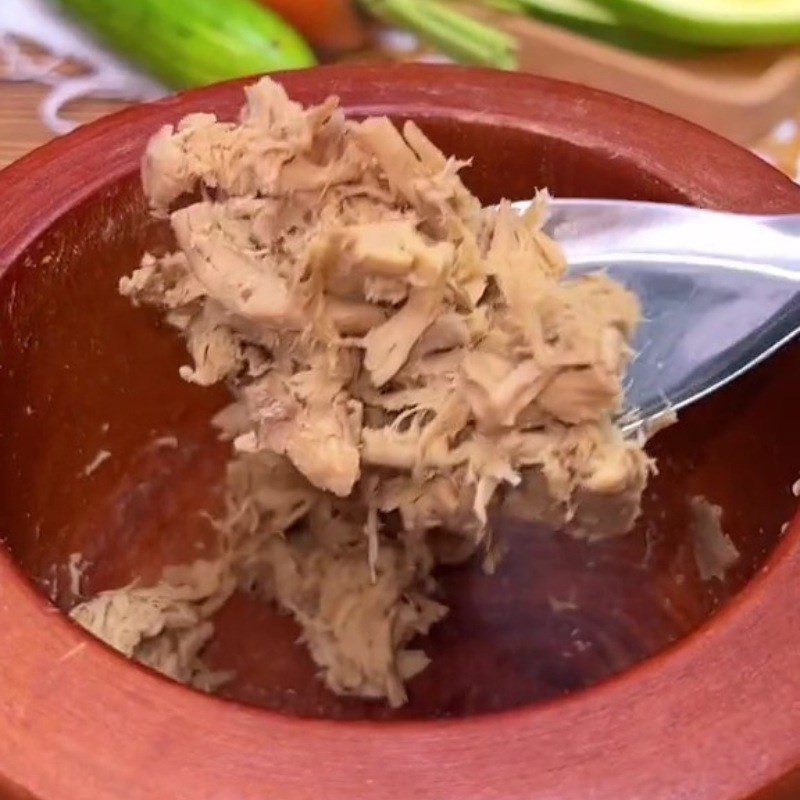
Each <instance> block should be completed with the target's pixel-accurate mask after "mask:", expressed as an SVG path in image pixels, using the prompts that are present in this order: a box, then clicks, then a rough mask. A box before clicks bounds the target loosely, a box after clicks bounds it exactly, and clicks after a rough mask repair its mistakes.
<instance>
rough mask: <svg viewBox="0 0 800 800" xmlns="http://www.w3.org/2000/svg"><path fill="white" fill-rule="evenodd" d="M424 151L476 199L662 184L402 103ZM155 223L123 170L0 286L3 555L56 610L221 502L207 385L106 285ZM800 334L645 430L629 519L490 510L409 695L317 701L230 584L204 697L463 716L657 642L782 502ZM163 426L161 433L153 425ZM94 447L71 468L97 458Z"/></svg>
mask: <svg viewBox="0 0 800 800" xmlns="http://www.w3.org/2000/svg"><path fill="white" fill-rule="evenodd" d="M421 122H422V124H423V127H424V128H426V129H427V131H428V133H429V134H430V135H431V136H432V138H433V139H434V140H435V141H436V142H437V143H438V144H439V145H440V146H442V147H443V149H444V150H445V151H446V152H450V153H453V154H455V155H458V156H461V157H472V158H473V159H474V166H473V167H471V168H470V169H469V170H468V171H467V172H466V179H467V182H468V183H469V185H470V187H471V188H472V189H473V190H474V191H476V192H477V193H478V194H479V196H480V197H481V199H482V200H484V201H486V202H493V201H496V200H497V199H499V198H500V197H501V196H509V197H511V198H513V199H517V198H524V197H529V196H531V195H532V193H533V192H534V190H535V189H536V188H537V187H542V186H548V187H549V188H550V189H551V190H552V191H553V192H554V193H555V194H557V195H562V196H615V197H630V198H643V199H651V200H663V201H674V202H681V201H684V200H686V199H687V198H686V196H685V195H684V194H683V193H682V192H681V191H680V190H679V189H678V188H676V187H671V186H669V185H668V184H665V183H664V182H661V181H655V180H653V178H652V176H649V175H648V174H647V173H646V172H642V171H637V170H636V169H633V168H632V167H630V165H626V164H625V163H620V162H619V161H618V160H617V159H615V158H614V157H613V155H611V154H608V153H602V152H597V151H594V150H591V149H587V148H584V147H581V146H580V144H575V143H571V142H569V141H567V140H562V139H559V138H558V137H553V138H542V137H537V136H533V135H532V134H526V133H524V132H521V131H519V130H511V129H505V128H503V127H502V126H500V125H498V124H497V123H488V122H486V121H481V120H479V119H475V120H472V121H469V120H464V119H461V120H446V119H439V120H434V121H432V120H430V119H427V120H425V119H423V120H421ZM168 237H169V233H168V231H167V230H165V226H164V224H163V223H161V222H156V221H153V220H151V219H150V218H149V217H148V214H147V213H146V210H145V208H144V204H143V200H142V196H141V192H140V189H139V182H138V175H135V174H133V173H131V174H129V175H128V176H127V177H125V178H123V179H121V180H118V181H115V182H112V183H110V184H109V185H107V186H106V187H105V188H104V189H103V190H102V191H101V192H98V193H96V194H95V195H94V196H92V197H91V198H90V199H89V200H88V201H85V202H82V203H80V204H79V205H77V206H75V207H74V208H72V209H71V210H70V211H68V212H67V213H65V214H64V215H62V216H61V217H60V218H59V219H58V220H57V222H56V223H55V224H53V225H52V226H51V227H50V228H49V229H48V230H47V231H46V232H45V233H44V234H43V235H42V236H41V237H39V238H38V239H37V240H36V241H35V242H34V243H33V244H32V245H31V246H30V247H28V248H27V250H26V251H25V252H24V253H23V255H22V256H21V257H20V258H19V259H18V260H17V261H16V262H15V263H14V264H13V265H12V268H11V269H10V270H9V271H8V273H7V274H6V275H5V276H3V278H2V282H0V532H2V533H3V535H4V538H5V541H6V544H7V546H8V548H9V549H10V551H11V553H12V554H13V557H14V558H15V559H16V561H17V562H18V563H19V565H20V567H21V569H22V570H23V571H24V572H25V573H26V574H27V575H28V576H30V578H31V579H32V580H33V581H35V582H36V584H38V585H39V586H40V587H41V589H42V591H44V592H46V593H47V594H48V595H49V596H50V597H51V598H52V599H53V601H54V602H55V603H56V604H57V605H58V606H60V607H61V608H68V607H69V606H71V605H72V604H73V603H74V602H75V601H76V597H75V596H74V595H73V592H72V587H70V582H69V579H68V568H67V562H68V558H69V556H70V554H71V553H74V552H80V553H82V554H83V556H84V558H85V559H86V561H87V562H88V568H87V570H86V573H85V583H84V587H83V590H84V592H85V593H87V594H93V593H95V592H97V591H99V590H102V589H106V588H112V587H118V586H121V585H123V584H125V583H127V582H129V581H131V580H133V579H135V578H140V579H142V580H143V581H149V580H153V579H154V578H155V577H157V575H158V574H159V573H160V570H161V568H162V567H163V565H165V564H168V563H176V562H182V561H186V560H188V559H191V558H195V557H197V556H198V555H199V554H202V550H203V547H204V544H205V542H207V541H208V537H209V535H210V529H209V523H208V521H207V518H206V516H205V512H211V513H212V514H213V513H214V512H215V510H218V509H219V504H220V499H221V478H222V470H223V467H224V463H225V460H226V457H227V454H228V446H227V445H225V444H221V443H219V442H218V441H217V440H216V439H215V437H214V435H213V432H212V430H211V428H210V426H209V424H208V421H209V418H210V416H211V415H212V414H213V413H214V412H215V411H216V410H217V409H218V408H220V407H221V406H222V405H224V404H225V402H226V392H225V390H224V388H221V387H216V388H213V389H201V388H198V387H195V386H191V385H188V384H186V383H184V382H183V381H181V380H180V378H179V377H178V366H179V365H180V364H182V363H184V362H185V361H186V355H185V351H184V347H183V344H182V342H181V341H180V340H179V338H178V336H177V335H176V334H175V333H174V332H173V331H172V330H170V329H168V328H167V327H166V326H165V325H163V324H162V323H161V322H160V320H159V318H158V315H157V314H155V313H154V312H152V311H150V310H146V309H135V308H132V307H131V305H130V304H129V302H128V301H127V300H125V299H123V298H121V297H120V296H119V295H118V293H117V289H116V287H117V282H118V279H119V277H120V276H122V275H123V274H126V273H129V272H130V271H131V270H132V269H133V268H134V267H135V266H136V264H137V262H138V260H139V258H140V256H141V254H142V253H143V251H144V250H145V249H148V248H152V247H156V246H163V245H164V244H165V243H166V242H167V241H168ZM798 407H800V348H798V347H797V346H793V347H789V348H787V349H785V350H784V351H783V352H781V353H780V354H778V355H777V356H776V357H774V358H773V359H772V360H770V361H769V362H768V363H767V364H766V365H764V366H762V367H761V368H759V369H758V370H757V371H755V372H753V373H751V374H749V375H748V376H746V377H745V378H743V379H741V380H739V381H737V382H736V384H735V385H733V386H731V387H730V388H728V389H726V390H724V391H722V392H720V393H718V394H717V395H716V396H714V397H713V398H711V399H709V400H707V401H705V402H703V403H702V404H700V405H698V406H697V407H695V408H693V409H691V410H689V411H687V412H686V413H685V414H683V415H682V418H681V421H680V424H679V425H677V426H675V427H673V428H671V429H669V430H667V431H664V432H662V433H660V434H659V435H658V436H657V438H656V439H655V440H654V441H653V442H652V444H651V452H652V454H653V455H654V456H655V457H656V458H657V460H658V466H659V474H658V475H657V476H656V477H655V478H654V479H653V480H652V482H651V484H650V486H649V488H648V490H647V494H646V497H645V502H644V513H643V515H642V517H641V519H640V521H639V523H638V524H637V527H636V529H635V531H634V532H633V533H632V534H630V535H629V536H627V537H623V538H620V539H615V540H611V541H606V542H601V543H594V544H586V543H582V542H577V541H574V540H572V539H570V538H568V537H566V536H565V535H562V534H560V533H558V532H554V531H550V530H545V529H542V528H536V527H533V526H530V525H528V524H525V523H521V522H519V521H515V520H513V519H510V518H500V519H497V520H496V528H497V529H498V531H499V532H500V533H501V535H502V536H504V537H505V539H506V541H507V545H508V550H509V555H508V557H506V558H505V560H504V561H503V562H502V564H501V565H500V567H499V569H498V570H497V573H496V574H495V575H494V576H486V575H484V574H483V573H482V572H481V570H480V569H479V567H478V566H477V565H475V566H472V567H469V568H458V569H451V570H442V571H441V572H440V579H441V587H442V594H443V596H444V598H446V602H447V603H448V604H449V605H450V606H451V614H450V616H449V617H448V619H447V620H446V621H445V622H444V623H443V624H442V625H440V626H439V627H438V628H436V629H435V631H434V632H433V634H432V635H431V636H430V637H428V639H427V640H426V641H425V642H424V647H425V649H426V651H427V652H428V653H429V654H430V655H431V656H432V657H433V663H432V665H431V666H430V667H429V668H428V669H427V670H426V671H425V672H424V673H423V674H422V675H421V676H419V677H418V678H417V679H416V680H415V681H413V682H412V684H411V686H410V697H411V699H410V703H409V704H408V705H407V706H406V707H404V708H402V709H400V710H397V711H392V710H389V709H387V708H386V707H385V706H384V705H383V704H376V703H372V702H363V701H360V700H356V699H352V698H347V699H346V698H339V697H335V696H333V695H331V694H330V693H329V692H327V691H326V690H325V689H324V688H323V687H322V686H321V684H320V683H319V681H318V679H317V677H316V676H315V671H314V668H313V664H312V663H311V661H310V659H309V657H308V655H307V654H306V652H305V650H304V649H303V648H302V647H300V646H297V645H295V644H294V642H295V639H296V638H297V635H298V629H297V628H296V627H295V625H294V624H293V623H292V622H291V620H290V619H288V618H287V617H284V616H281V615H279V614H278V613H276V612H274V611H271V610H269V609H267V608H264V607H262V606H260V605H257V604H255V603H254V602H252V601H251V600H250V599H248V598H247V597H245V596H236V597H235V598H234V599H233V600H232V601H231V602H230V603H229V604H228V605H227V606H226V607H225V608H224V609H223V610H222V611H221V612H220V613H219V616H218V619H217V635H216V637H215V639H214V640H213V642H212V643H211V645H210V648H209V651H208V658H209V661H210V662H211V663H212V664H214V665H216V666H220V667H225V668H230V669H233V670H235V671H236V674H237V678H236V679H235V681H233V682H232V683H231V684H229V685H228V686H226V687H225V688H224V690H223V693H224V694H225V695H227V696H229V697H232V698H236V699H239V700H242V701H244V702H248V703H253V704H257V705H263V706H268V707H271V708H275V709H279V710H281V711H284V712H287V713H294V714H300V715H311V716H326V717H337V718H342V717H346V718H363V717H370V718H385V717H440V716H462V715H467V714H477V713H482V712H487V711H493V710H499V709H506V708H510V707H513V706H518V705H522V704H531V703H537V702H542V701H546V700H549V699H552V698H554V697H557V696H561V695H564V694H566V693H569V692H574V691H577V690H580V689H582V688H584V687H587V686H590V685H592V684H594V683H596V682H598V681H600V680H602V679H604V678H606V677H608V676H610V675H613V674H615V673H617V672H619V671H621V670H624V669H626V668H628V667H630V666H632V665H633V664H635V663H637V662H639V661H641V660H642V659H645V658H647V657H648V656H650V655H652V654H654V653H657V652H659V651H661V650H663V649H664V648H666V647H668V646H669V645H670V644H671V643H673V642H675V641H676V640H678V639H680V638H681V637H683V636H685V635H686V634H688V633H689V632H691V631H692V630H694V629H695V628H697V627H698V626H700V625H701V624H702V623H703V622H704V621H706V620H707V619H708V618H709V617H710V616H711V615H713V614H714V613H715V611H716V610H717V609H718V608H719V606H720V605H721V604H723V603H724V602H726V600H728V599H729V598H730V597H731V596H732V595H733V594H734V593H735V592H737V591H738V590H739V589H740V588H741V587H742V586H743V585H744V584H745V583H746V582H747V581H748V579H750V578H751V576H753V575H754V573H755V572H757V571H758V570H759V568H760V567H761V565H762V564H763V563H764V561H765V559H766V558H767V557H768V555H769V553H770V551H771V550H772V548H773V547H774V546H775V544H776V542H777V541H778V539H779V537H780V530H781V526H782V524H783V523H784V522H785V521H787V520H788V519H789V517H790V516H791V514H792V512H793V510H794V507H795V504H796V501H795V499H794V498H793V497H792V494H791V492H790V491H789V487H790V485H791V483H792V481H793V480H795V479H796V478H797V474H796V472H797V466H796V464H797V461H796V458H797V453H798V451H800V426H798V425H797V424H796V409H797V408H798ZM165 436H175V437H176V438H177V440H178V443H179V446H178V447H177V448H170V447H162V446H159V444H158V440H159V439H160V438H161V437H165ZM103 451H107V452H108V453H109V454H110V455H109V457H108V458H107V459H106V460H105V461H104V462H103V463H102V464H101V465H100V466H98V467H97V469H95V470H92V469H89V466H90V465H91V464H92V462H93V461H94V460H95V459H96V457H97V456H98V454H100V453H101V452H103ZM693 496H702V497H705V498H706V499H708V500H709V501H710V502H712V503H715V504H718V505H720V506H721V507H722V508H723V513H724V515H723V528H724V530H725V532H726V533H727V534H728V535H729V536H730V537H731V538H732V539H733V541H734V543H735V544H736V546H737V548H738V549H739V551H740V553H741V557H740V559H739V560H738V562H737V563H736V564H735V565H734V566H733V567H732V568H731V569H730V570H729V571H728V573H727V574H726V577H725V579H724V580H716V579H712V580H710V581H705V582H704V581H702V580H700V577H699V575H698V571H697V566H696V563H695V557H694V550H693V545H692V539H691V536H690V532H689V527H690V526H689V505H688V503H689V499H690V498H691V497H693Z"/></svg>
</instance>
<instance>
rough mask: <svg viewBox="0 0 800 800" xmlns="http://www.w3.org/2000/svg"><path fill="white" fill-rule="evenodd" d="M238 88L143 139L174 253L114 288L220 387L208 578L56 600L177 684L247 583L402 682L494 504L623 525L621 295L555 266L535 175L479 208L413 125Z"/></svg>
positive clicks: (632, 316)
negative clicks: (220, 491) (162, 318)
mask: <svg viewBox="0 0 800 800" xmlns="http://www.w3.org/2000/svg"><path fill="white" fill-rule="evenodd" d="M246 93H247V104H246V106H245V108H244V110H243V112H242V116H241V119H240V121H239V122H238V123H229V122H220V121H218V120H217V119H216V118H215V117H214V116H213V115H209V114H192V115H190V116H188V117H186V118H185V119H183V120H182V121H181V122H180V123H179V124H178V125H177V127H174V128H173V127H172V126H165V127H164V128H163V129H162V130H160V131H159V132H158V133H157V134H156V135H155V136H154V137H153V138H152V140H151V141H150V144H149V146H148V148H147V152H146V154H145V157H144V160H143V165H142V175H143V184H144V189H145V193H146V196H147V198H148V200H149V202H150V205H151V207H152V209H153V212H154V213H155V214H157V215H162V216H168V217H169V220H170V223H171V226H172V229H173V231H174V234H175V239H176V242H177V245H178V249H177V251H176V252H174V253H170V254H167V255H162V256H155V255H151V254H148V255H146V256H145V257H144V258H143V260H142V263H141V266H140V268H139V269H138V270H136V271H135V272H134V273H133V274H132V275H131V276H130V277H128V278H125V279H123V281H122V282H121V284H120V290H121V292H122V293H123V294H124V295H126V296H128V297H130V298H131V300H132V301H134V302H135V303H144V304H148V305H154V306H157V307H159V308H161V309H162V310H163V311H164V313H165V314H166V317H167V319H168V320H169V321H170V322H171V323H172V324H173V325H174V326H175V327H176V328H177V329H178V330H179V331H180V332H181V334H182V335H183V337H184V338H185V340H186V343H187V349H188V352H189V354H190V357H191V363H189V364H187V365H186V366H184V367H183V368H182V369H181V375H182V376H183V377H184V378H185V379H186V380H188V381H193V382H195V383H198V384H201V385H209V384H213V383H216V382H219V381H225V382H227V385H228V386H229V387H230V391H231V394H232V398H233V403H232V405H231V407H230V408H228V409H227V410H226V411H225V412H224V413H223V414H221V415H219V417H218V418H217V420H216V422H217V424H218V425H219V427H220V429H221V431H222V434H223V435H224V436H226V437H228V438H229V439H230V440H231V441H232V446H233V450H234V456H233V461H232V463H231V466H230V470H229V506H230V513H229V515H228V518H227V519H226V520H224V521H223V524H221V528H222V529H223V530H224V531H225V546H224V548H223V551H224V553H225V556H224V559H223V561H224V563H222V562H221V564H222V566H220V567H219V569H220V570H221V572H220V577H219V579H218V584H217V585H215V586H209V585H208V582H205V583H202V585H198V586H196V587H194V588H193V589H191V590H189V589H187V588H186V586H183V588H181V589H180V591H178V590H177V589H176V586H175V583H174V580H172V579H167V578H166V577H165V580H164V582H162V584H160V585H159V586H156V587H150V588H147V589H143V588H139V587H133V588H127V589H124V590H120V592H118V593H110V594H109V593H106V594H104V595H101V596H100V597H99V598H95V599H93V600H90V601H87V603H86V604H84V605H82V606H79V607H78V608H77V609H76V610H75V612H74V616H75V618H76V619H78V620H79V621H81V622H82V623H84V624H86V625H87V626H88V627H90V628H91V629H92V630H95V631H96V632H98V633H99V635H101V636H102V637H103V638H104V639H105V640H106V641H108V642H109V643H110V644H112V645H113V646H115V647H117V648H118V649H121V650H122V651H123V652H124V653H126V654H127V655H129V656H133V657H137V658H140V659H144V660H146V661H148V663H151V664H153V663H156V665H158V663H161V664H162V666H161V668H162V669H164V670H165V671H167V672H168V673H169V674H171V675H173V676H174V677H177V678H179V679H182V680H192V681H195V682H197V675H198V674H200V675H202V674H203V672H202V669H200V667H198V665H197V658H198V653H199V651H200V646H201V645H202V642H204V641H205V639H206V638H207V635H210V634H209V633H208V627H207V626H208V625H209V622H208V617H209V614H208V611H209V608H210V607H212V608H213V607H216V606H217V605H218V604H219V603H221V602H224V600H225V599H226V598H227V596H228V595H229V594H230V592H231V591H233V587H234V586H235V587H238V588H239V589H241V590H246V591H254V592H257V593H258V594H259V595H260V596H262V597H263V598H265V599H266V600H268V601H270V602H275V603H277V604H278V605H279V606H280V607H282V608H283V609H285V610H287V611H289V612H291V613H292V614H293V615H294V617H295V618H296V619H297V620H298V622H299V623H300V624H301V626H302V628H303V631H304V633H303V639H304V641H305V643H306V644H307V646H308V648H309V651H310V652H311V655H312V656H313V658H314V659H315V661H316V662H317V664H318V665H319V666H320V668H321V670H322V674H323V675H324V679H325V681H326V682H327V684H328V686H329V687H330V688H331V689H333V690H334V691H337V692H343V693H352V694H357V695H361V696H367V697H386V698H388V700H389V702H391V703H392V704H399V703H402V702H403V701H404V700H405V690H404V682H405V681H406V680H407V679H409V678H410V677H412V676H413V675H414V674H416V673H417V672H419V671H420V670H421V669H422V668H424V666H425V664H426V658H425V656H424V654H423V653H422V652H421V651H420V650H418V649H409V647H408V645H409V643H410V642H411V640H412V639H413V638H414V637H415V636H416V635H418V634H424V633H425V632H426V631H427V630H428V629H429V628H430V626H431V625H433V624H434V623H436V622H437V621H439V620H440V619H442V617H443V616H444V615H445V613H446V609H445V607H444V606H442V605H441V604H439V603H438V602H435V601H434V600H432V599H431V592H432V591H433V590H434V588H435V587H434V583H433V579H432V578H431V572H432V570H433V569H434V567H435V566H436V564H437V563H441V562H454V561H462V560H464V559H466V558H468V557H469V556H470V555H471V554H473V553H474V552H475V551H476V549H478V548H488V547H489V546H490V544H491V530H490V511H491V509H492V508H493V507H496V506H498V505H500V504H501V503H504V502H505V503H507V505H508V507H516V509H517V510H518V511H521V512H527V513H528V514H529V515H533V516H535V517H537V518H538V519H546V520H548V521H550V522H554V523H557V524H565V523H572V524H573V530H574V532H575V533H576V534H577V535H581V536H589V537H593V536H602V535H610V534H612V533H620V532H624V531H625V530H626V529H627V528H628V527H629V526H630V525H631V524H632V522H633V520H634V518H635V517H636V514H637V513H638V510H639V499H640V496H641V492H642V489H643V486H644V484H645V481H646V479H647V475H648V471H649V469H650V463H649V460H648V458H647V457H646V455H645V454H644V452H643V450H642V446H641V443H640V442H637V441H631V440H628V439H626V438H624V437H623V436H622V434H621V432H620V430H619V429H618V427H617V426H616V425H615V424H614V421H613V420H614V416H615V415H616V413H617V412H618V411H620V409H621V404H622V388H621V387H622V377H623V374H624V371H625V369H626V366H627V364H628V361H629V359H630V356H631V350H630V342H631V340H632V337H633V335H634V333H635V330H636V327H637V324H638V321H639V306H638V303H637V301H636V299H635V298H634V297H633V296H632V295H631V294H630V293H629V292H628V291H626V290H625V289H624V288H622V287H621V286H619V285H618V284H616V283H614V282H613V281H612V280H610V279H609V278H607V277H605V276H604V275H600V274H598V275H592V276H588V277H581V278H571V277H569V276H567V275H566V274H565V271H566V263H565V261H564V258H563V256H562V254H561V252H560V250H559V248H558V246H557V244H556V243H555V242H553V241H552V240H551V239H549V238H548V237H547V236H546V235H545V233H544V232H543V230H542V225H543V222H544V220H545V217H546V203H547V196H546V195H545V194H541V195H540V196H539V197H538V198H537V202H536V203H535V204H534V206H533V208H532V209H531V210H530V211H529V212H528V213H526V214H524V215H520V214H518V213H517V212H516V211H515V210H514V209H513V208H512V207H511V205H510V204H508V203H506V202H503V203H501V204H500V205H499V206H498V207H496V208H482V207H481V205H480V203H479V202H478V200H477V199H476V198H475V197H474V196H473V195H472V194H471V193H470V192H469V191H468V190H467V189H466V188H465V186H464V184H463V183H462V181H461V178H460V177H459V171H460V169H461V168H462V167H463V166H464V163H463V162H459V161H457V160H455V159H452V158H447V157H445V156H444V155H443V154H442V153H441V152H440V151H439V150H438V149H437V148H436V147H435V146H434V145H433V144H432V143H431V142H430V141H429V140H428V139H427V137H426V136H425V135H424V133H423V132H422V131H421V130H420V129H419V128H418V127H417V126H416V125H415V124H414V123H412V122H407V123H406V124H405V125H404V126H403V128H402V132H401V131H400V130H398V129H397V128H396V127H395V126H394V125H393V124H392V123H391V122H390V121H389V120H388V119H385V118H372V119H367V120H365V121H363V122H352V121H348V120H346V119H345V117H344V115H343V113H342V111H341V110H340V109H339V108H338V104H337V101H336V100H335V99H333V98H332V99H329V100H328V101H326V102H324V103H322V104H321V105H319V106H315V107H312V108H308V109H304V108H302V107H301V106H300V105H299V104H298V103H295V102H292V101H291V100H289V98H288V97H287V96H286V94H285V92H284V90H283V89H282V88H281V86H280V85H279V84H277V83H274V82H272V81H270V80H268V79H263V80H261V81H260V82H258V83H257V84H255V85H254V86H251V87H250V88H248V89H247V90H246ZM198 198H200V199H198ZM513 487H518V490H517V494H516V497H515V493H514V491H511V490H512V489H513ZM604 504H605V505H607V506H608V508H609V509H610V510H611V519H612V522H609V521H608V519H609V517H608V515H605V516H604V514H603V513H602V508H603V505H604ZM397 520H399V523H397V522H396V521H397ZM390 523H391V524H390ZM209 604H210V605H209ZM133 617H135V619H133ZM192 626H196V628H192ZM193 629H194V630H202V631H203V633H202V635H201V634H199V633H196V634H194V637H195V638H194V639H193V640H192V642H191V643H190V645H187V644H186V636H187V635H188V633H187V632H188V631H190V630H193ZM178 653H180V654H181V655H180V656H178V655H176V654H178ZM156 654H158V658H159V659H167V661H168V662H169V666H168V667H167V668H164V666H163V663H165V662H163V661H158V659H156ZM205 680H206V679H205V678H203V679H202V681H201V682H203V681H205Z"/></svg>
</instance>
